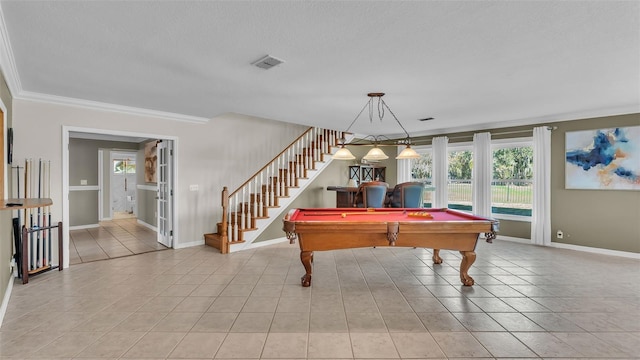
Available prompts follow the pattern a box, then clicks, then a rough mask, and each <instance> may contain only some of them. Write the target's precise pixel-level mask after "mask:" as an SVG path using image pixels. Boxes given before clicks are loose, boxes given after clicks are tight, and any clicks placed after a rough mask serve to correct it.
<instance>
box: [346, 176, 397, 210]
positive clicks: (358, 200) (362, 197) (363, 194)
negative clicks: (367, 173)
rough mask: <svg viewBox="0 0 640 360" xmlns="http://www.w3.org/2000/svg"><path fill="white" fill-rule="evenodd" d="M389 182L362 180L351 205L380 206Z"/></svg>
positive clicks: (385, 196) (383, 200) (382, 203)
mask: <svg viewBox="0 0 640 360" xmlns="http://www.w3.org/2000/svg"><path fill="white" fill-rule="evenodd" d="M388 190H389V184H387V183H386V182H383V181H369V182H364V183H362V184H360V186H358V191H357V193H356V196H355V197H354V203H353V207H365V208H381V207H384V205H385V203H386V200H387V191H388Z"/></svg>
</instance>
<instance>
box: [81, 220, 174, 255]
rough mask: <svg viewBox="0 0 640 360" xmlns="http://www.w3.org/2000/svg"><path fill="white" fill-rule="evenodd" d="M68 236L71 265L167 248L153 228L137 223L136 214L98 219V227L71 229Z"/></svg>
mask: <svg viewBox="0 0 640 360" xmlns="http://www.w3.org/2000/svg"><path fill="white" fill-rule="evenodd" d="M69 240H70V241H69V262H70V264H72V265H74V264H80V263H83V262H91V261H96V260H106V259H113V258H117V257H122V256H129V255H134V254H142V253H146V252H150V251H158V250H165V249H167V248H166V247H165V246H164V245H162V244H160V243H158V241H157V234H156V232H155V231H153V230H151V229H149V228H147V227H145V226H143V225H140V224H138V222H137V220H136V218H135V217H128V218H119V219H114V220H110V221H101V222H100V227H97V228H89V229H78V230H70V231H69Z"/></svg>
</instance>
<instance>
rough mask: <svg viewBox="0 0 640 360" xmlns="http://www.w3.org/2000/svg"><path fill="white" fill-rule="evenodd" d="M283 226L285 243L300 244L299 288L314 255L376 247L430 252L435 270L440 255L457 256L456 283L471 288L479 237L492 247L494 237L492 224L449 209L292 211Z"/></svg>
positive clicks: (308, 276) (306, 278)
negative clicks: (456, 253) (446, 252)
mask: <svg viewBox="0 0 640 360" xmlns="http://www.w3.org/2000/svg"><path fill="white" fill-rule="evenodd" d="M283 222H284V226H283V230H284V232H285V233H286V235H287V238H288V239H289V241H290V242H291V243H292V244H293V243H295V239H296V238H298V243H299V244H300V260H301V261H302V265H303V266H304V269H305V271H306V273H305V275H304V276H302V279H301V280H302V286H310V285H311V273H312V267H311V265H312V264H311V263H312V262H313V252H314V251H321V250H335V249H351V248H360V247H378V246H404V247H422V248H432V249H434V251H433V262H434V263H436V264H439V263H442V258H440V256H439V250H440V249H449V250H458V251H460V254H461V255H462V261H461V263H460V280H461V281H462V284H463V285H466V286H471V285H473V283H474V281H473V278H472V277H471V276H469V274H468V270H469V267H471V265H472V264H473V262H474V261H475V259H476V254H475V248H476V243H477V242H478V239H479V237H480V234H482V233H485V235H486V239H487V242H491V241H492V240H493V239H494V238H495V237H496V232H497V231H498V221H497V220H494V219H489V218H484V217H480V216H476V215H472V214H468V213H464V212H461V211H456V210H451V209H408V208H380V209H371V208H370V209H361V208H335V209H292V210H291V211H289V213H288V214H287V215H286V216H285V217H284V219H283Z"/></svg>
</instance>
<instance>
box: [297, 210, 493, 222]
mask: <svg viewBox="0 0 640 360" xmlns="http://www.w3.org/2000/svg"><path fill="white" fill-rule="evenodd" d="M289 214H290V216H289V220H290V221H323V222H327V221H340V222H349V221H353V222H363V221H373V222H385V221H493V220H491V219H487V218H483V217H480V216H476V215H473V214H468V213H464V212H460V211H455V210H451V209H409V208H406V209H400V208H379V209H362V208H336V209H295V210H294V211H293V212H292V213H289ZM424 215H430V216H431V217H432V218H429V217H427V216H424Z"/></svg>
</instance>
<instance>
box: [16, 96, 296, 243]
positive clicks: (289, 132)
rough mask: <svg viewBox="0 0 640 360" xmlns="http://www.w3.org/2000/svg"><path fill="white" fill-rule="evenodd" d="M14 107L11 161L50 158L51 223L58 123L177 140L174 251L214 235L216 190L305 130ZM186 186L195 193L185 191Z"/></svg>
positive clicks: (236, 120) (26, 104) (56, 207)
mask: <svg viewBox="0 0 640 360" xmlns="http://www.w3.org/2000/svg"><path fill="white" fill-rule="evenodd" d="M13 110H14V125H15V126H14V128H15V129H16V138H15V157H16V159H24V158H40V157H43V158H47V160H51V172H52V174H51V177H52V189H51V197H52V200H53V206H52V212H53V220H54V221H58V220H62V186H63V185H62V151H61V149H62V127H63V126H65V125H66V126H73V127H83V128H95V129H105V130H114V131H128V132H135V133H140V134H154V135H161V136H166V137H168V138H176V144H175V145H176V147H175V156H176V166H177V169H176V170H177V174H178V178H177V179H176V187H175V194H176V198H177V210H176V214H175V220H176V223H177V224H178V229H177V231H176V246H177V247H180V246H184V245H185V244H186V245H190V244H193V243H202V242H203V234H205V233H210V232H213V231H214V229H215V224H216V221H219V219H220V218H221V212H222V209H221V207H220V206H219V204H220V192H221V191H222V187H223V186H228V187H229V188H230V189H233V188H235V187H237V186H238V185H240V184H241V183H242V182H244V181H245V180H246V179H247V178H248V177H249V176H251V175H252V174H253V173H255V172H256V171H257V170H259V169H260V167H261V166H262V165H263V164H265V163H266V162H267V161H269V160H271V159H272V158H273V157H274V156H275V155H277V154H278V153H279V152H280V151H281V150H282V149H283V148H284V147H286V146H287V145H289V143H290V142H291V141H292V139H295V138H297V137H298V136H299V135H300V134H302V133H303V132H304V131H305V130H306V129H307V127H306V126H302V125H294V124H288V123H283V122H278V121H273V120H267V119H261V118H255V117H248V116H242V115H235V114H227V115H223V116H220V117H218V118H215V119H212V120H211V121H209V122H208V123H206V124H198V123H189V122H179V121H173V120H166V119H159V118H153V117H145V116H136V115H129V114H122V113H115V112H108V111H99V110H91V109H85V108H79V107H72V106H63V105H55V104H48V103H42V102H34V101H26V100H16V101H15V102H14V109H13ZM191 184H195V185H199V191H197V192H193V191H189V185H191ZM64 241H65V248H67V251H68V238H65V239H64Z"/></svg>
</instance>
